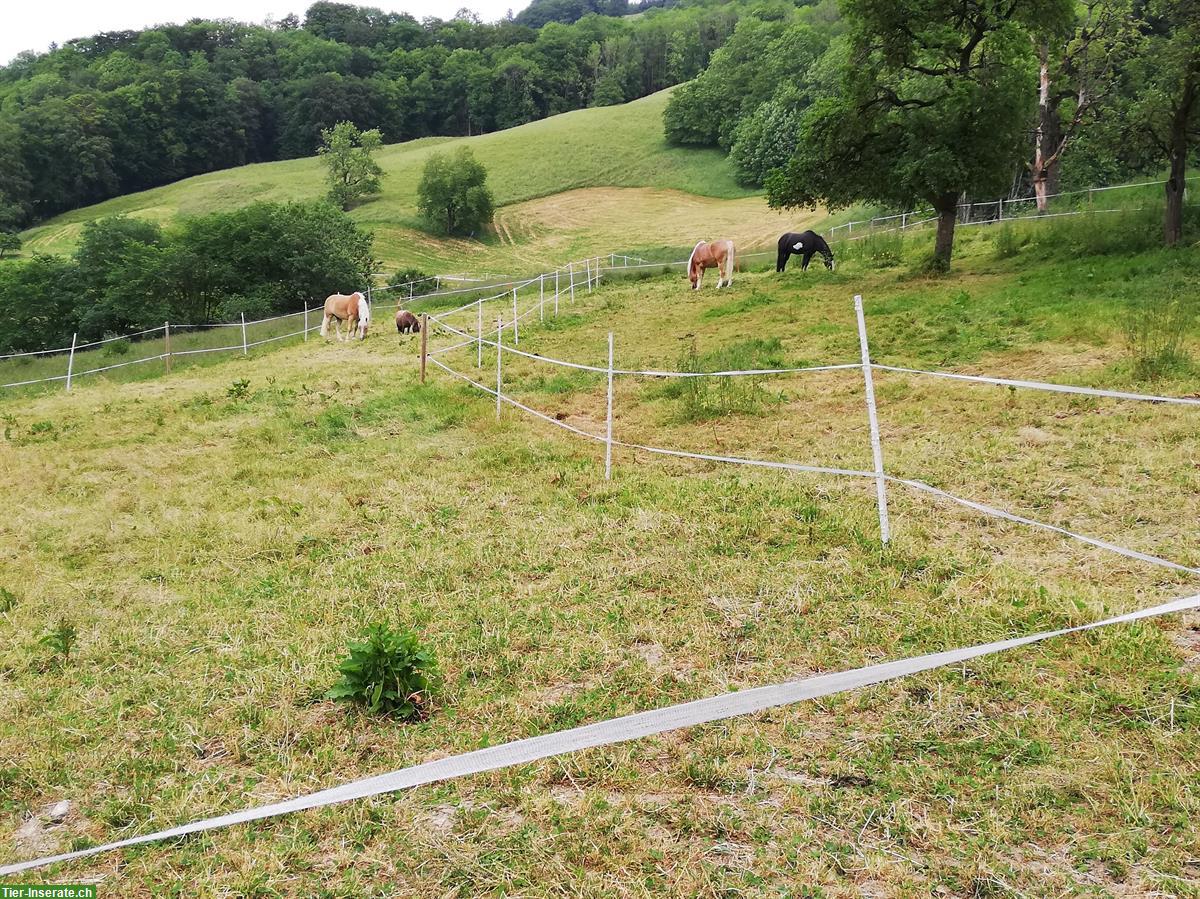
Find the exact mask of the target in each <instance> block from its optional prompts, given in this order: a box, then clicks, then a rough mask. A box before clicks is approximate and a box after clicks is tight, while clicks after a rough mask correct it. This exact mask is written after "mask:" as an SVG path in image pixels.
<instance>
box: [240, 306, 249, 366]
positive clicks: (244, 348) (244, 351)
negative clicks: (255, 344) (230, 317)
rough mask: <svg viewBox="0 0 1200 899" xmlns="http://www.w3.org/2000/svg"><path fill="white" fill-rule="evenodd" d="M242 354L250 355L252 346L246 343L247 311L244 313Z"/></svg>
mask: <svg viewBox="0 0 1200 899" xmlns="http://www.w3.org/2000/svg"><path fill="white" fill-rule="evenodd" d="M242 355H243V356H249V355H250V347H249V345H248V344H247V343H246V313H245V312H243V313H242Z"/></svg>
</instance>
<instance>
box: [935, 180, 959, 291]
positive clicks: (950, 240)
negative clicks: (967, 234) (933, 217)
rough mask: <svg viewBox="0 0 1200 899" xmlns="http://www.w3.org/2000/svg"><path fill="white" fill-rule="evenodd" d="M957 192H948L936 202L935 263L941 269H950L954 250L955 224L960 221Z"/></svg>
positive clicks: (945, 270)
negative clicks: (956, 202)
mask: <svg viewBox="0 0 1200 899" xmlns="http://www.w3.org/2000/svg"><path fill="white" fill-rule="evenodd" d="M957 199H958V197H957V195H955V194H947V195H946V196H944V197H942V198H941V199H940V201H939V202H938V203H936V204H934V208H935V209H937V214H938V223H937V241H936V242H935V243H934V245H933V264H934V268H936V269H938V270H939V271H943V272H948V271H950V256H951V254H952V253H953V252H954V226H955V224H957V222H958V207H957V205H956V204H955V201H956V200H957Z"/></svg>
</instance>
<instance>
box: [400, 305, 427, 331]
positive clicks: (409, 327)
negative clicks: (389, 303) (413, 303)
mask: <svg viewBox="0 0 1200 899" xmlns="http://www.w3.org/2000/svg"><path fill="white" fill-rule="evenodd" d="M420 332H421V322H420V321H419V320H418V319H417V317H416V316H415V315H413V314H412V313H411V312H409V311H408V310H407V309H397V310H396V333H398V334H419V333H420Z"/></svg>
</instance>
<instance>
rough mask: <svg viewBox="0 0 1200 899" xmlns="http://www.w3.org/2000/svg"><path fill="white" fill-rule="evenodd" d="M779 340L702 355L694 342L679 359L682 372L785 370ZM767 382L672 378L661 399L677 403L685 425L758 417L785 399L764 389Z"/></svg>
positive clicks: (751, 342) (753, 342)
mask: <svg viewBox="0 0 1200 899" xmlns="http://www.w3.org/2000/svg"><path fill="white" fill-rule="evenodd" d="M780 350H781V345H780V342H779V338H773V339H771V340H748V341H744V342H742V343H736V344H733V345H731V346H729V347H726V348H725V349H722V350H717V351H715V352H712V353H705V354H704V355H701V354H700V352H699V351H698V349H697V347H696V342H695V341H694V340H693V341H692V342H691V343H690V344H689V345H688V348H687V350H686V351H684V353H683V354H682V355H681V356H680V359H679V370H680V371H688V372H701V371H739V370H741V371H745V370H750V369H757V368H781V367H783V360H782V354H781V352H780ZM764 381H765V379H764V378H761V377H757V376H754V375H740V376H738V377H719V378H702V377H692V378H673V379H672V380H670V381H669V382H668V383H667V385H666V386H665V387H663V388H662V391H661V395H662V396H665V397H667V398H669V399H678V400H680V401H681V406H680V408H679V410H678V413H677V417H678V419H679V420H680V421H683V422H692V421H707V420H709V419H713V418H720V417H723V416H725V415H755V414H758V413H760V412H761V411H762V409H763V406H764V405H767V404H771V405H778V404H779V403H780V402H781V401H782V399H783V397H782V395H781V394H772V393H770V392H768V391H767V390H766V388H765V387H764Z"/></svg>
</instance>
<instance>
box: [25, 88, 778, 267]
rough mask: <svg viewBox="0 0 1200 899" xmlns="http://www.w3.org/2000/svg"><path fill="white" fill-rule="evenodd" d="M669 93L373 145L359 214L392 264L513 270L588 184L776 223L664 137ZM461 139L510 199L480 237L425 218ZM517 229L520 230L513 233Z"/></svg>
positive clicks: (198, 203) (117, 209) (117, 204)
mask: <svg viewBox="0 0 1200 899" xmlns="http://www.w3.org/2000/svg"><path fill="white" fill-rule="evenodd" d="M669 96H670V91H662V92H660V93H657V94H653V95H651V96H649V97H646V98H644V99H642V100H638V101H635V102H633V103H627V104H624V105H622V106H611V107H603V108H598V109H583V110H577V111H575V112H569V113H564V114H562V115H558V116H553V117H551V118H548V119H543V120H541V121H537V122H531V123H530V124H528V125H522V126H521V127H518V128H511V129H508V130H506V131H499V132H495V133H492V134H485V135H481V136H478V137H471V138H424V139H421V140H416V141H410V142H407V143H400V144H392V145H389V146H387V147H385V148H384V149H383V150H382V151H381V152H380V154H379V155H378V157H377V158H378V160H379V163H380V165H381V166H382V167H383V169H384V171H385V172H386V177H385V178H384V179H383V193H382V194H381V195H380V196H379V197H376V198H373V199H371V200H369V201H368V202H366V203H364V204H362V205H361V206H358V207H357V208H355V209H354V210H353V211H352V215H353V217H354V218H355V220H356V221H358V222H359V223H360V224H361V225H362V226H364V227H366V228H368V229H369V230H371V231H372V232H373V233H374V234H375V235H376V242H375V248H376V252H377V253H378V254H379V256H380V257H381V259H382V260H383V261H384V263H385V264H386V265H387V266H388V267H389V269H390V268H394V267H396V266H399V265H406V266H407V265H416V266H424V267H426V268H429V269H431V270H432V269H435V268H436V269H440V270H457V267H461V266H463V265H464V260H468V261H469V267H470V268H471V269H473V270H476V271H481V270H494V271H501V272H507V271H510V270H512V269H513V268H514V267H519V266H521V265H522V264H525V263H528V262H531V261H536V263H537V264H538V265H539V266H542V267H545V266H549V265H553V264H557V263H558V262H560V261H561V260H562V259H563V258H566V257H564V256H563V255H561V253H562V251H563V246H562V243H561V235H560V232H559V230H558V229H556V230H555V233H554V234H547V233H546V232H545V230H544V228H543V223H544V219H545V215H546V214H547V211H548V209H552V208H553V207H548V206H547V205H546V204H544V203H537V202H531V201H537V200H540V199H541V198H543V197H549V196H551V195H554V194H561V193H563V192H566V191H577V190H583V189H590V188H626V189H628V190H629V195H627V196H625V197H624V198H622V199H621V201H620V203H619V205H620V206H621V207H622V208H624V209H626V210H637V209H638V208H639V206H640V201H641V199H642V194H645V199H646V200H647V201H648V204H649V208H650V210H651V213H650V214H657V215H659V216H664V215H669V214H670V212H671V209H672V204H674V205H680V204H682V205H683V206H684V207H688V206H694V205H695V204H697V203H699V204H701V205H702V206H703V207H704V209H705V211H709V210H713V211H715V210H718V209H722V208H723V207H724V203H722V202H721V201H729V200H738V201H740V203H739V205H738V206H737V207H736V210H737V216H738V219H739V220H744V219H745V217H746V215H747V213H750V214H751V215H754V216H758V217H759V218H765V219H766V220H767V221H768V224H767V225H766V226H765V229H764V230H766V231H770V230H772V229H774V219H775V218H776V217H777V216H776V214H775V213H773V212H771V211H770V210H768V209H767V207H766V203H765V201H763V200H762V199H761V198H752V194H754V193H755V192H754V191H751V190H746V189H743V188H741V187H739V186H738V185H737V184H736V183H735V182H734V180H733V176H732V174H731V172H730V169H729V166H728V163H727V162H726V161H725V158H724V156H723V154H722V153H721V152H720V151H718V150H698V149H685V148H679V147H669V146H667V144H666V141H665V139H664V137H663V131H662V111H663V108H664V107H665V106H666V103H667V99H668V98H669ZM459 146H469V147H471V149H472V150H473V151H474V153H475V156H476V158H477V159H478V160H479V161H480V162H482V163H483V164H484V165H485V166H486V167H487V169H488V173H489V185H490V186H491V188H492V190H493V191H494V192H495V195H496V202H497V205H498V206H502V207H509V208H507V209H503V210H502V211H501V215H500V216H499V219H498V222H499V225H500V227H499V228H498V233H497V235H495V236H491V235H489V236H488V237H487V238H486V240H485V241H483V242H480V241H467V240H458V239H452V240H440V239H437V238H434V237H431V236H429V235H427V234H425V233H424V232H422V231H420V230H419V221H418V219H417V212H416V202H417V184H418V182H419V180H420V177H421V170H422V167H423V166H424V164H425V161H426V159H428V158H429V155H430V153H432V152H434V151H447V152H452V151H453V150H454V149H455V148H457V147H459ZM324 178H325V168H324V165H323V164H322V162H321V161H320V160H319V159H318V158H317V157H316V156H312V157H308V158H305V159H293V160H287V161H283V162H270V163H262V164H259V165H249V166H242V167H241V168H237V169H228V170H225V171H219V172H212V173H210V174H206V175H199V176H196V177H194V178H188V179H185V180H183V181H179V182H177V183H175V184H169V185H166V186H164V187H159V188H155V189H153V190H148V191H143V192H141V193H135V194H129V195H126V196H123V197H117V198H115V199H112V200H108V201H106V202H104V203H100V204H97V205H95V206H90V207H86V208H84V209H77V210H73V211H71V212H68V213H64V214H63V215H60V216H57V217H56V218H54V219H51V220H50V221H49V222H46V223H45V224H42V225H39V226H37V227H36V228H32V229H30V230H28V231H26V232H25V233H24V234H23V235H22V238H23V240H24V241H25V247H24V252H25V253H29V252H33V251H36V252H42V253H68V252H70V251H71V250H72V249H73V248H74V246H75V243H76V241H77V240H78V239H79V235H80V233H81V231H82V227H83V223H84V222H87V221H90V220H92V219H96V218H101V217H103V216H107V215H116V214H124V215H130V216H135V217H139V218H146V219H151V220H153V221H157V222H160V223H162V224H166V223H168V222H170V221H172V220H174V219H176V218H177V217H180V216H189V215H201V214H205V213H210V212H217V211H222V210H227V209H232V208H236V207H238V206H243V205H245V204H246V203H249V202H253V201H255V200H270V201H286V200H312V199H317V198H319V197H321V196H323V195H324V193H325V191H326V184H325V181H324ZM595 205H597V206H599V207H601V208H602V210H604V211H602V213H601V215H600V218H601V219H611V218H613V217H614V211H613V207H614V206H615V205H618V204H616V203H614V200H613V198H612V196H611V193H610V192H608V191H600V192H598V194H597V196H596V199H595ZM654 211H657V212H654ZM693 211H694V210H693ZM637 214H638V215H644V213H637ZM691 221H695V219H694V218H692V219H691ZM565 230H566V233H567V234H568V235H570V236H571V238H572V239H575V240H582V241H586V242H587V249H586V250H584V251H583V252H586V253H598V252H600V251H601V250H604V251H605V252H607V251H608V250H610V249H611V248H612V247H613V246H615V245H616V244H617V243H618V242H619V240H620V239H622V238H623V237H624V235H626V234H628V233H629V231H628V230H627V227H626V229H625V230H618V231H617V233H616V234H614V233H613V232H614V229H613V227H612V226H611V225H609V226H607V227H606V226H604V225H601V230H600V231H599V232H598V233H595V232H592V231H591V223H590V222H589V216H588V215H586V214H585V215H583V216H580V217H578V218H575V219H574V220H573V221H570V222H569V223H568V227H567V228H566V229H565ZM528 232H532V233H528ZM515 235H522V236H521V237H520V238H519V239H515V240H514V237H515ZM446 267H450V268H449V269H447V268H446Z"/></svg>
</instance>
